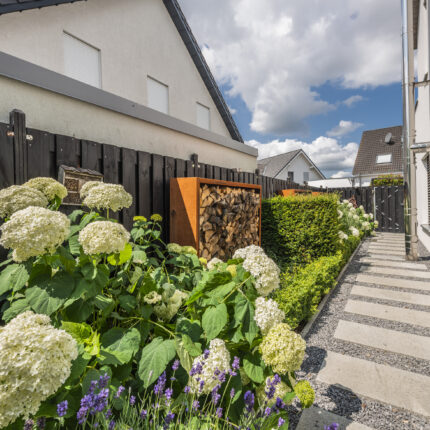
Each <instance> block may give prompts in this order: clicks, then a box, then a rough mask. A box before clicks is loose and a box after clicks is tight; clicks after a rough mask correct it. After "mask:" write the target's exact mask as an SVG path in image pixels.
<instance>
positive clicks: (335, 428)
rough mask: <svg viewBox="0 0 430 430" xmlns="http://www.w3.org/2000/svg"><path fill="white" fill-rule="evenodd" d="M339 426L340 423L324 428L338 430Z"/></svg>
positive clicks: (325, 429)
mask: <svg viewBox="0 0 430 430" xmlns="http://www.w3.org/2000/svg"><path fill="white" fill-rule="evenodd" d="M338 429H339V424H338V423H331V424H330V425H329V426H324V430H338Z"/></svg>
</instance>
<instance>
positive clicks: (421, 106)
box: [413, 0, 430, 250]
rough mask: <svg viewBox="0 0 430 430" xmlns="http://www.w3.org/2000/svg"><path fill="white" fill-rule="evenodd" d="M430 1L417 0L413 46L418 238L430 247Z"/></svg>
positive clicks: (415, 0)
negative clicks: (417, 83)
mask: <svg viewBox="0 0 430 430" xmlns="http://www.w3.org/2000/svg"><path fill="white" fill-rule="evenodd" d="M429 21H430V5H429V4H428V1H423V0H419V1H418V0H414V2H413V23H414V49H415V50H416V51H415V67H416V68H415V70H416V81H417V82H421V84H420V85H418V86H417V90H416V91H417V92H416V94H417V99H416V101H415V144H419V146H421V148H420V150H417V151H415V165H416V203H417V222H418V228H417V234H418V238H419V240H420V241H421V242H422V243H423V244H424V245H425V247H426V248H427V249H428V250H430V208H429V206H430V196H429V193H430V156H429V154H430V152H429V151H430V145H429V142H430V89H429V73H430V55H429V48H430V34H429Z"/></svg>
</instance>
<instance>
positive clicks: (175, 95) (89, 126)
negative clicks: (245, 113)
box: [0, 0, 257, 172]
mask: <svg viewBox="0 0 430 430" xmlns="http://www.w3.org/2000/svg"><path fill="white" fill-rule="evenodd" d="M45 6H47V7H45ZM0 28H1V38H0V122H7V121H8V116H9V112H10V111H11V110H13V109H14V108H17V109H20V110H22V111H23V112H24V113H25V114H26V115H27V123H28V126H29V127H31V128H36V129H40V130H46V131H49V132H51V133H56V134H63V135H69V136H76V137H78V138H80V139H86V140H89V141H96V142H103V143H108V144H114V145H117V146H122V147H128V148H132V149H139V150H142V151H147V152H152V153H157V154H161V155H168V156H172V157H177V158H182V159H189V158H190V156H191V155H192V154H193V153H196V154H198V156H199V160H200V161H202V162H204V163H209V164H213V165H218V166H221V167H227V168H238V169H240V170H242V171H248V172H252V171H254V170H255V168H256V167H257V162H256V160H257V150H256V149H255V148H252V147H250V146H247V145H245V144H244V142H243V139H242V137H241V135H240V132H239V130H238V128H237V126H236V124H235V121H234V119H233V117H232V115H231V113H230V111H229V108H228V106H227V104H226V102H225V100H224V98H223V96H222V94H221V92H220V90H219V88H218V86H217V84H216V82H215V79H214V77H213V75H212V73H211V71H210V70H209V67H208V65H207V63H206V61H205V59H204V57H203V55H202V52H201V50H200V48H199V46H198V44H197V42H196V40H195V38H194V36H193V34H192V32H191V29H190V27H189V26H188V24H187V21H186V19H185V17H184V14H183V13H182V11H181V9H180V7H179V4H178V2H177V0H163V1H161V0H121V1H118V0H87V1H79V0H78V1H76V0H26V1H23V0H0Z"/></svg>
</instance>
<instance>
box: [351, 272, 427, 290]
mask: <svg viewBox="0 0 430 430" xmlns="http://www.w3.org/2000/svg"><path fill="white" fill-rule="evenodd" d="M355 280H356V282H357V283H362V282H364V283H365V284H376V285H384V286H386V287H397V288H407V289H413V290H421V291H430V282H426V281H415V280H410V279H400V278H388V277H384V276H374V275H370V274H367V273H359V274H358V275H357V277H356V278H355Z"/></svg>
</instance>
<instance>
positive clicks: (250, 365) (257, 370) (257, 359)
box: [243, 353, 264, 384]
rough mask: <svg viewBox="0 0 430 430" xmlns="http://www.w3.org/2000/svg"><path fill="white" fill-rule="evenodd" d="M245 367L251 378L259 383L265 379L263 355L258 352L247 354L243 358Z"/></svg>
mask: <svg viewBox="0 0 430 430" xmlns="http://www.w3.org/2000/svg"><path fill="white" fill-rule="evenodd" d="M243 369H244V370H245V372H246V374H247V375H248V377H249V379H251V380H252V381H254V382H256V383H257V384H261V383H262V382H263V381H264V369H263V367H262V360H261V356H260V355H259V354H258V353H257V354H255V355H252V354H247V355H245V357H244V358H243Z"/></svg>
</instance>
